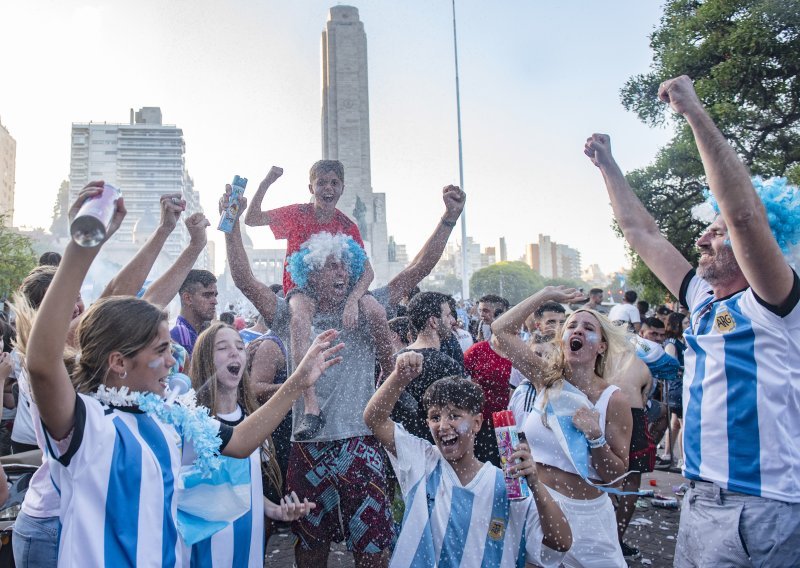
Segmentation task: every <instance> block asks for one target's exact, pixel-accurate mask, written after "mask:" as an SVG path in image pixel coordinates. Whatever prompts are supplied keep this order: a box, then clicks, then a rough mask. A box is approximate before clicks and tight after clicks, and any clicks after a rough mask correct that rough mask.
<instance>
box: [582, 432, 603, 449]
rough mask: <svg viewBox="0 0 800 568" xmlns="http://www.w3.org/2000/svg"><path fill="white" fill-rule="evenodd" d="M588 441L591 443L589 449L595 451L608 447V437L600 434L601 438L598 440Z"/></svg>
mask: <svg viewBox="0 0 800 568" xmlns="http://www.w3.org/2000/svg"><path fill="white" fill-rule="evenodd" d="M586 441H587V442H589V447H590V448H591V449H593V450H594V449H595V448H602V447H603V446H605V445H606V435H605V434H600V437H599V438H596V439H594V440H589V439H587V440H586Z"/></svg>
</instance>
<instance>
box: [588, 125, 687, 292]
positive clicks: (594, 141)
mask: <svg viewBox="0 0 800 568" xmlns="http://www.w3.org/2000/svg"><path fill="white" fill-rule="evenodd" d="M583 152H584V153H585V154H586V155H587V156H589V158H590V159H591V160H592V163H593V164H594V165H595V166H597V167H598V168H600V173H602V174H603V180H604V181H605V182H606V190H607V191H608V197H609V198H610V199H611V208H612V209H613V210H614V218H615V219H616V220H617V223H619V226H620V229H622V234H623V235H624V236H625V240H626V241H628V244H629V245H630V246H631V248H633V250H635V251H636V253H637V254H638V255H639V256H640V257H642V260H643V261H644V263H645V264H646V265H647V266H648V267H649V268H650V270H652V271H653V274H655V275H656V277H657V278H658V279H659V280H661V282H662V283H663V284H664V286H666V287H667V290H669V291H670V293H672V294H673V295H674V296H675V297H676V298H677V297H678V296H679V295H680V288H681V283H682V282H683V278H684V277H685V276H686V274H687V273H688V272H689V271H690V270H691V269H692V265H691V264H689V261H688V260H686V259H685V258H684V257H683V256H682V255H681V253H680V252H679V251H678V249H676V248H675V247H674V246H672V244H671V243H670V242H669V241H668V240H667V239H666V238H665V237H664V235H662V234H661V231H660V230H659V228H658V225H657V224H656V221H655V219H653V216H652V215H650V213H649V212H648V211H647V209H645V207H644V205H643V204H642V202H641V201H639V198H638V197H636V194H635V193H633V190H632V189H631V186H630V185H629V184H628V180H626V179H625V175H624V174H623V173H622V170H621V169H620V167H619V165H617V162H616V160H615V159H614V156H613V155H612V154H611V139H610V138H609V136H608V135H607V134H592V136H591V138H589V139H588V140H586V145H585V146H584V150H583Z"/></svg>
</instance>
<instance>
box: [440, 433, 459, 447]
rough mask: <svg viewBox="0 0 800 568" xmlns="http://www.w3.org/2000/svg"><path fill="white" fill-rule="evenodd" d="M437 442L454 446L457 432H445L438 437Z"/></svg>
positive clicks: (456, 440)
mask: <svg viewBox="0 0 800 568" xmlns="http://www.w3.org/2000/svg"><path fill="white" fill-rule="evenodd" d="M439 442H441V444H442V445H443V446H454V445H455V444H456V443H457V442H458V434H455V433H454V434H445V435H444V436H440V437H439Z"/></svg>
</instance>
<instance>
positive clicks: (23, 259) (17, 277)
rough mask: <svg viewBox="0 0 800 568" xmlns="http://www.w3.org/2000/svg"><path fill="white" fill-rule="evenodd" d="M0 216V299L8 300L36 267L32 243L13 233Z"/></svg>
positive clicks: (24, 237)
mask: <svg viewBox="0 0 800 568" xmlns="http://www.w3.org/2000/svg"><path fill="white" fill-rule="evenodd" d="M3 221H4V218H3V216H0V260H2V262H0V298H9V297H10V296H11V294H13V293H14V291H15V290H16V289H17V288H19V285H20V284H21V283H22V280H23V278H25V276H27V275H28V272H30V271H31V269H32V268H33V267H34V266H36V252H35V251H34V250H33V241H31V239H29V238H28V237H26V236H24V235H20V234H19V233H16V232H14V231H13V230H11V229H9V228H8V227H6V226H5V224H4V223H3Z"/></svg>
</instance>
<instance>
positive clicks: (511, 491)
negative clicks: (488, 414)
mask: <svg viewBox="0 0 800 568" xmlns="http://www.w3.org/2000/svg"><path fill="white" fill-rule="evenodd" d="M492 421H493V422H494V433H495V436H496V437H497V448H498V451H499V452H500V463H501V464H502V466H503V472H504V473H505V474H506V476H505V478H506V494H507V495H508V498H509V499H526V498H528V497H530V495H531V490H530V488H529V487H528V481H527V480H526V479H525V478H524V477H511V476H510V475H509V474H508V468H509V466H511V465H513V464H512V462H511V454H513V453H514V449H515V448H516V447H517V446H518V445H519V435H518V434H517V422H516V420H515V419H514V413H513V412H511V411H510V410H501V411H500V412H495V413H493V414H492Z"/></svg>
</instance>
